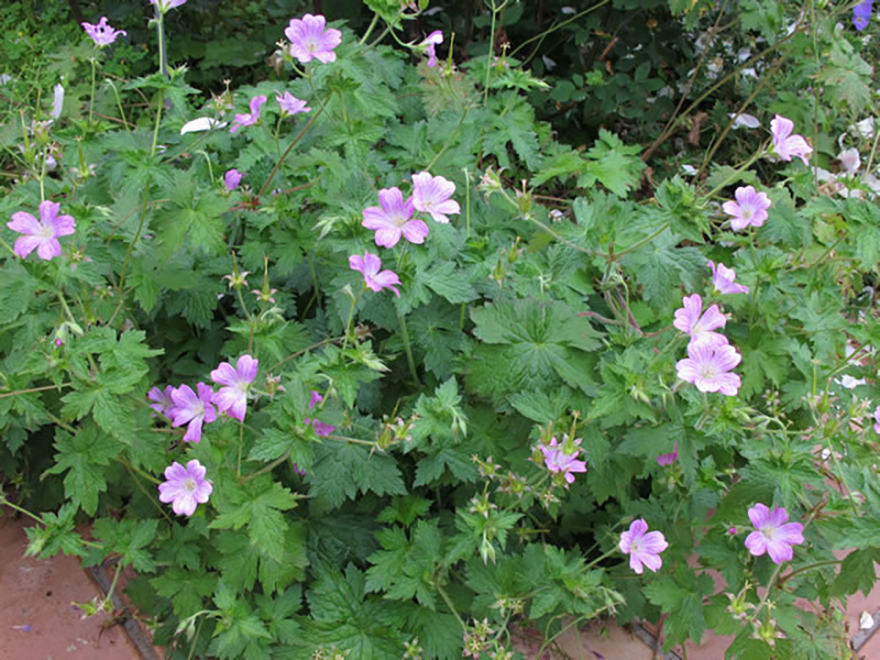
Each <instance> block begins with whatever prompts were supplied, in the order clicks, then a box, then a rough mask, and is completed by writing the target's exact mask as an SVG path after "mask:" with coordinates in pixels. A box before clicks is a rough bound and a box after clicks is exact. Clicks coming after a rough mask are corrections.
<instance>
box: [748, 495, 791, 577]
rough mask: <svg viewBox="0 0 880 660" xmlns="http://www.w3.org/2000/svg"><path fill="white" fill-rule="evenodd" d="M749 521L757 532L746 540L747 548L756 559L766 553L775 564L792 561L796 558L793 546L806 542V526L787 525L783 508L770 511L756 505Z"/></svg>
mask: <svg viewBox="0 0 880 660" xmlns="http://www.w3.org/2000/svg"><path fill="white" fill-rule="evenodd" d="M749 520H751V521H752V524H753V525H754V526H755V531H754V532H752V533H751V534H749V535H748V537H747V538H746V548H748V550H749V552H751V553H752V554H753V555H755V557H760V556H761V555H763V554H764V553H765V552H766V553H769V555H770V559H772V560H773V563H775V564H781V563H782V562H784V561H790V560H791V558H792V557H793V556H794V551H793V550H792V546H793V545H800V544H801V543H803V542H804V535H803V532H804V526H803V525H801V524H800V523H787V522H785V521H786V520H788V513H787V512H786V511H785V509H783V508H781V507H774V508H773V511H770V509H768V508H767V507H766V506H765V505H763V504H756V505H755V506H753V507H752V508H751V509H749Z"/></svg>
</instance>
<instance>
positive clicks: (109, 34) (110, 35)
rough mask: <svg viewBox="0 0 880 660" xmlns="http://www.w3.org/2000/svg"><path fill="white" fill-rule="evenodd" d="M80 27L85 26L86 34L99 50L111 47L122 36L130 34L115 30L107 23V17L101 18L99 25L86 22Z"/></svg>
mask: <svg viewBox="0 0 880 660" xmlns="http://www.w3.org/2000/svg"><path fill="white" fill-rule="evenodd" d="M80 25H82V26H83V29H84V30H85V31H86V34H87V35H89V36H90V37H91V38H92V41H94V42H95V45H96V46H98V47H99V48H103V47H104V46H109V45H110V44H112V43H113V42H114V41H116V39H117V38H118V37H119V35H120V34H128V32H126V31H125V30H114V29H113V27H112V26H111V25H109V24H108V23H107V17H106V16H101V20H100V21H98V23H97V25H92V24H91V23H85V22H83V23H80Z"/></svg>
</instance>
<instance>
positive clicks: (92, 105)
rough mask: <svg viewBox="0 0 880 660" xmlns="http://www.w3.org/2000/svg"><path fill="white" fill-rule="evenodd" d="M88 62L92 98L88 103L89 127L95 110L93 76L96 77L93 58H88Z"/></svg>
mask: <svg viewBox="0 0 880 660" xmlns="http://www.w3.org/2000/svg"><path fill="white" fill-rule="evenodd" d="M89 61H90V62H91V63H92V96H91V100H90V101H89V127H91V125H92V117H93V114H94V110H95V76H96V73H95V58H94V57H90V58H89Z"/></svg>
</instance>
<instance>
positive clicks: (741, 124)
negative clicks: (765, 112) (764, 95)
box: [729, 112, 761, 129]
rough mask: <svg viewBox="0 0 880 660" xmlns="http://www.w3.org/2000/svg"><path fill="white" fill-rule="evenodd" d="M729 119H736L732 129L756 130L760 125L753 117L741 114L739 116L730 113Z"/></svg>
mask: <svg viewBox="0 0 880 660" xmlns="http://www.w3.org/2000/svg"><path fill="white" fill-rule="evenodd" d="M729 116H730V118H731V119H733V118H734V117H736V120H734V122H733V128H734V129H738V128H758V127H759V126H760V125H761V122H760V121H758V118H757V117H755V116H753V115H748V114H746V113H743V114H741V115H737V114H736V113H735V112H731V113H730V115H729Z"/></svg>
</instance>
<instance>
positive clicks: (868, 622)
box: [859, 612, 874, 630]
mask: <svg viewBox="0 0 880 660" xmlns="http://www.w3.org/2000/svg"><path fill="white" fill-rule="evenodd" d="M873 627H874V617H872V616H871V615H870V614H868V613H867V612H862V615H861V616H860V617H859V630H868V629H869V628H873Z"/></svg>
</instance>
